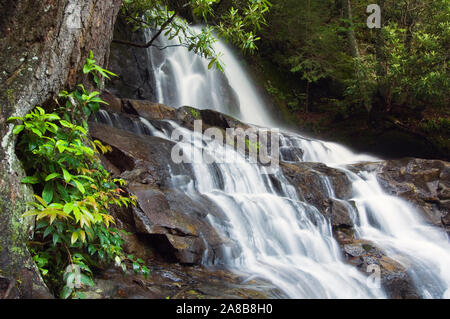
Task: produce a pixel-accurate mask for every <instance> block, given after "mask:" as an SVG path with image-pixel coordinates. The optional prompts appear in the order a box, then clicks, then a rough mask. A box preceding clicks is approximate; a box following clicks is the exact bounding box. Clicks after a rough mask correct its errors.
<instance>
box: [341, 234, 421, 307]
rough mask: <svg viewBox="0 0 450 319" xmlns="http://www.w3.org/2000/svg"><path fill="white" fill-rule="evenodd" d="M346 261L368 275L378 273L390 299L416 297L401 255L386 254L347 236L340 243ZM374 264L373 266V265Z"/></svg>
mask: <svg viewBox="0 0 450 319" xmlns="http://www.w3.org/2000/svg"><path fill="white" fill-rule="evenodd" d="M341 246H342V249H343V251H344V252H345V258H346V261H347V263H349V264H351V265H353V266H355V267H357V269H359V270H360V271H361V272H362V273H364V274H365V275H367V276H369V275H371V274H372V273H373V272H374V271H376V272H377V273H378V275H380V283H381V285H382V286H383V288H384V290H385V291H386V294H387V296H388V297H389V298H392V299H417V298H419V297H420V296H419V295H418V293H417V291H416V289H415V286H414V283H413V281H412V279H411V277H410V276H409V274H408V262H407V260H406V259H404V258H403V257H402V256H387V255H386V254H385V253H384V252H383V251H382V250H380V249H379V248H377V247H376V246H375V245H374V244H373V243H371V242H369V241H366V240H358V239H353V240H350V238H349V237H347V241H346V243H345V244H343V243H341ZM374 265H375V267H374Z"/></svg>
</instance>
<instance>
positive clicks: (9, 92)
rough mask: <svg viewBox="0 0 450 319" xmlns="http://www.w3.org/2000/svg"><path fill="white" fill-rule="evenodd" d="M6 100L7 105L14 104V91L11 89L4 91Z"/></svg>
mask: <svg viewBox="0 0 450 319" xmlns="http://www.w3.org/2000/svg"><path fill="white" fill-rule="evenodd" d="M6 99H7V100H8V103H9V104H11V105H12V104H14V101H15V100H16V96H15V94H14V90H13V89H12V88H10V89H8V90H7V91H6Z"/></svg>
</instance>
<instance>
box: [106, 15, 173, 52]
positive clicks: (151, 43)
mask: <svg viewBox="0 0 450 319" xmlns="http://www.w3.org/2000/svg"><path fill="white" fill-rule="evenodd" d="M176 15H177V12H175V13H174V14H173V15H172V16H171V17H169V19H168V20H167V21H166V22H164V23H163V24H162V26H161V28H160V29H159V31H158V32H157V33H156V34H155V35H154V36H153V38H152V39H151V40H150V41H149V42H147V43H144V44H142V43H135V42H130V41H123V40H113V41H112V42H113V43H119V44H124V45H129V46H133V47H137V48H143V49H147V48H149V47H151V46H152V45H153V42H155V41H156V39H157V38H158V37H159V36H160V35H161V33H162V32H163V31H164V29H165V28H167V26H168V25H169V24H170V23H171V22H172V21H173V19H175V17H176Z"/></svg>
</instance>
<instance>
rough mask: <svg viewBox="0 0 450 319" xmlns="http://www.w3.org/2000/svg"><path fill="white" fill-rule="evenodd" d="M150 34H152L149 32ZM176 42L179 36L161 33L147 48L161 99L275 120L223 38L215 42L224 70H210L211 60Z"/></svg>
mask: <svg viewBox="0 0 450 319" xmlns="http://www.w3.org/2000/svg"><path fill="white" fill-rule="evenodd" d="M192 30H193V31H194V32H200V30H201V29H200V28H199V27H193V28H192ZM147 38H149V39H150V38H151V34H150V32H149V33H148V34H147ZM177 43H178V42H177V40H168V39H167V38H165V37H160V38H159V39H158V40H157V41H156V45H155V46H152V47H150V48H149V49H148V52H149V55H150V57H151V61H152V68H153V70H154V78H155V82H156V93H157V98H158V102H159V103H162V104H167V105H170V106H173V107H179V106H183V105H188V106H194V107H196V108H199V109H213V110H217V111H219V112H222V113H225V114H228V115H231V116H235V117H238V118H240V119H241V120H242V121H244V122H247V123H252V124H258V125H269V124H272V121H271V119H270V116H269V115H268V114H267V112H266V110H265V108H264V101H263V100H262V99H261V97H260V96H259V95H258V93H257V90H256V89H255V87H254V85H253V84H252V82H251V81H250V80H249V77H248V75H247V74H246V73H245V71H244V70H243V68H242V66H241V64H240V63H239V60H238V59H237V57H236V55H234V54H233V52H232V50H231V49H230V48H229V47H228V46H226V45H225V44H224V43H223V42H221V41H218V42H216V43H214V45H213V47H214V49H215V51H216V52H220V53H222V54H223V56H222V57H221V60H222V62H223V63H224V66H225V70H224V73H222V72H220V71H219V70H217V69H211V70H209V69H208V64H209V62H208V60H206V59H203V58H201V57H200V56H198V55H197V54H195V53H193V52H189V51H188V50H187V49H186V48H183V47H170V46H171V45H176V44H177ZM160 48H166V49H164V50H160ZM269 126H270V125H269Z"/></svg>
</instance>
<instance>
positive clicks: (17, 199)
mask: <svg viewBox="0 0 450 319" xmlns="http://www.w3.org/2000/svg"><path fill="white" fill-rule="evenodd" d="M121 3H122V0H110V1H104V0H40V1H35V0H0V65H1V69H0V143H1V148H0V298H42V297H51V295H50V294H49V292H48V289H47V288H46V287H45V284H43V281H42V279H41V277H40V275H39V272H38V270H37V268H36V266H35V264H34V262H33V260H32V259H31V256H30V253H29V252H28V250H27V247H26V241H27V240H28V239H29V237H30V236H31V235H32V232H33V220H24V219H22V218H21V215H22V214H23V213H24V211H25V210H26V207H25V206H26V204H25V203H26V202H27V201H30V200H31V195H32V191H31V189H30V188H29V187H27V186H25V185H23V184H21V183H20V180H21V179H22V178H23V177H24V176H25V173H24V171H23V168H22V166H21V163H20V162H19V160H18V159H17V157H16V154H15V141H16V140H15V138H14V136H13V134H12V128H13V126H12V125H10V124H8V123H6V120H7V119H8V117H10V116H24V115H25V114H26V113H28V112H29V111H30V110H31V109H32V108H33V107H34V106H36V105H39V104H41V103H44V102H45V101H47V100H48V99H49V98H50V97H52V96H53V95H54V94H55V93H57V92H58V91H60V90H61V89H62V88H64V87H67V86H74V85H75V84H76V83H77V82H78V81H81V80H82V78H81V77H80V76H79V71H80V69H81V67H82V65H83V64H84V60H85V59H86V57H87V55H88V53H89V51H90V50H93V52H94V55H95V57H96V59H97V63H98V64H104V63H106V62H107V59H108V55H109V46H110V42H111V40H112V33H113V27H114V22H115V19H116V16H117V13H118V10H119V8H120V5H121Z"/></svg>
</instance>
